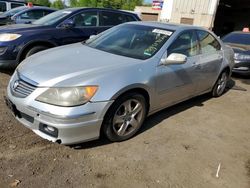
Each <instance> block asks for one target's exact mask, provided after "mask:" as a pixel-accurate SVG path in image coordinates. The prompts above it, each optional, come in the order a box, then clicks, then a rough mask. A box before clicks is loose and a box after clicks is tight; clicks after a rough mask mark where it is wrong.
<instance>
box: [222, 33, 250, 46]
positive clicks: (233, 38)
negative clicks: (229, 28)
mask: <svg viewBox="0 0 250 188" xmlns="http://www.w3.org/2000/svg"><path fill="white" fill-rule="evenodd" d="M222 40H223V42H227V43H234V44H245V45H250V34H249V33H230V34H228V35H226V36H225V37H224V38H223V39H222Z"/></svg>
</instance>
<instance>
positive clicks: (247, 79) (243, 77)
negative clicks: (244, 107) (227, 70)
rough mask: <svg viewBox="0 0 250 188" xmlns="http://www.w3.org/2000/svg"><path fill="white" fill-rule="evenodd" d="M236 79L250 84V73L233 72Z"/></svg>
mask: <svg viewBox="0 0 250 188" xmlns="http://www.w3.org/2000/svg"><path fill="white" fill-rule="evenodd" d="M232 76H233V78H234V79H236V80H239V81H240V82H241V83H243V84H247V85H250V75H248V76H247V75H240V74H233V75H232Z"/></svg>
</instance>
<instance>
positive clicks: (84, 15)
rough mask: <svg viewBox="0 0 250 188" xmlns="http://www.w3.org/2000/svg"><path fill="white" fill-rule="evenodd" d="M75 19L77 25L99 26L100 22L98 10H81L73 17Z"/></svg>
mask: <svg viewBox="0 0 250 188" xmlns="http://www.w3.org/2000/svg"><path fill="white" fill-rule="evenodd" d="M70 19H72V20H73V21H74V24H75V27H90V26H97V24H98V16H97V12H96V11H94V12H81V13H79V14H77V15H75V16H73V17H72V18H70Z"/></svg>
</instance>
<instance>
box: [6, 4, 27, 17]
mask: <svg viewBox="0 0 250 188" xmlns="http://www.w3.org/2000/svg"><path fill="white" fill-rule="evenodd" d="M25 9H28V8H27V7H26V6H21V7H17V8H13V9H10V10H8V11H6V12H4V13H3V14H1V16H14V15H15V14H16V13H18V12H21V11H23V10H25Z"/></svg>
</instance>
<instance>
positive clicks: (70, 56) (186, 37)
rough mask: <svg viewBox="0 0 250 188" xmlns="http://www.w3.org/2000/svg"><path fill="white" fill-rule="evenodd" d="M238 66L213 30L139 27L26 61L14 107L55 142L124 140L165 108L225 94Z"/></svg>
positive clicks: (15, 80)
mask: <svg viewBox="0 0 250 188" xmlns="http://www.w3.org/2000/svg"><path fill="white" fill-rule="evenodd" d="M233 66H234V54H233V51H232V49H231V48H230V47H227V46H225V45H224V44H223V43H222V42H221V41H220V40H219V39H218V38H217V37H216V36H215V35H214V34H213V33H211V32H210V31H208V30H205V29H203V28H199V27H193V26H182V25H170V24H163V23H156V22H131V23H126V24H122V25H119V26H116V27H114V28H111V29H109V30H107V31H105V32H103V33H101V34H99V35H97V36H94V37H91V38H90V39H89V40H87V41H86V42H85V43H76V44H71V45H67V46H62V47H57V48H54V49H50V50H46V51H43V52H39V53H37V54H35V55H33V56H31V57H29V58H27V59H25V60H24V61H23V62H22V63H21V64H20V65H19V66H18V67H17V69H16V71H15V73H14V74H13V76H12V78H11V80H10V82H9V85H8V89H7V97H6V103H7V105H8V106H9V108H10V109H11V110H12V112H13V114H14V115H15V117H16V119H17V120H19V121H20V122H21V123H22V124H24V125H25V126H26V127H28V128H29V129H31V130H32V131H34V132H35V133H36V134H38V135H39V136H41V137H43V138H45V139H48V140H50V141H53V142H58V143H62V144H75V143H79V142H83V141H88V140H93V139H97V138H99V137H100V135H104V136H105V137H107V138H108V139H109V140H110V141H123V140H126V139H129V138H131V137H132V136H134V135H135V134H136V133H137V132H138V130H139V129H140V128H141V126H143V122H144V120H145V118H146V117H147V116H149V115H151V114H153V113H155V112H157V111H159V110H161V109H164V108H166V107H168V106H171V105H174V104H176V103H179V102H181V101H184V100H187V99H189V98H191V97H194V96H197V95H201V94H203V93H208V92H211V94H212V96H214V97H218V96H221V95H222V94H223V92H224V90H225V87H226V83H227V80H228V79H229V77H230V76H231V70H232V68H233Z"/></svg>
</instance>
